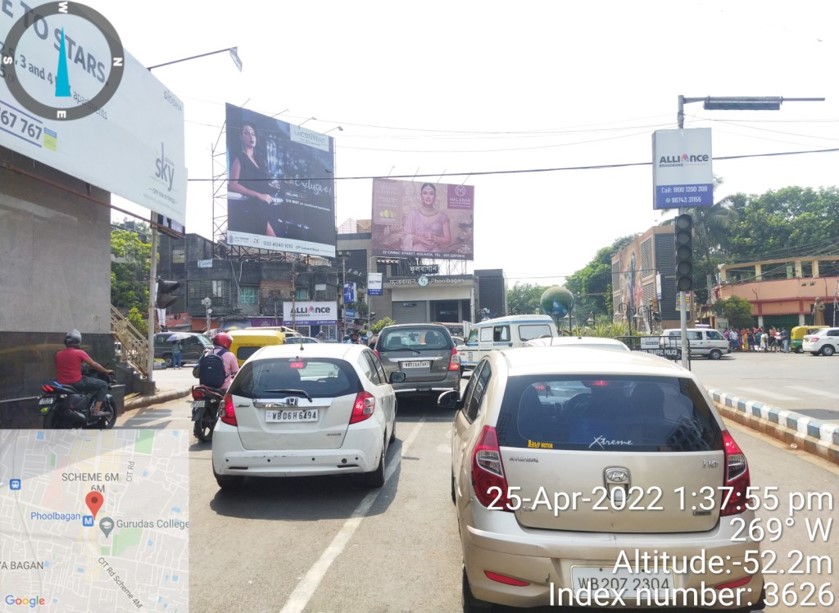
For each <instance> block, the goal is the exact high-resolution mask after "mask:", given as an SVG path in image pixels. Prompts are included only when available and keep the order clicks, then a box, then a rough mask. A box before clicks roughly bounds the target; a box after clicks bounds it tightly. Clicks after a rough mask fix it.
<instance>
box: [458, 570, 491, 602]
mask: <svg viewBox="0 0 839 613" xmlns="http://www.w3.org/2000/svg"><path fill="white" fill-rule="evenodd" d="M461 604H462V605H463V613H479V612H483V613H486V612H487V611H491V610H492V604H490V603H488V602H485V601H483V600H478V599H477V598H475V595H474V594H472V588H470V587H469V578H468V577H467V576H466V568H465V567H464V568H463V589H462V592H461Z"/></svg>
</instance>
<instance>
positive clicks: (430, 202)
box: [402, 183, 452, 253]
mask: <svg viewBox="0 0 839 613" xmlns="http://www.w3.org/2000/svg"><path fill="white" fill-rule="evenodd" d="M451 242H452V234H451V228H450V225H449V216H448V215H446V213H444V212H443V211H440V210H438V209H437V188H436V187H434V185H432V184H431V183H423V184H422V187H421V188H420V206H419V208H414V209H411V210H410V211H409V212H408V214H407V215H406V216H405V223H404V225H403V227H402V250H403V251H416V252H431V253H437V252H440V251H443V250H444V249H445V248H446V247H448V246H449V244H450V243H451Z"/></svg>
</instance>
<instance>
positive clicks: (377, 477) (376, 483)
mask: <svg viewBox="0 0 839 613" xmlns="http://www.w3.org/2000/svg"><path fill="white" fill-rule="evenodd" d="M386 455H387V445H384V444H383V445H382V455H381V456H380V457H379V465H378V466H377V467H376V470H374V471H373V472H369V473H364V485H366V486H367V487H373V488H376V487H382V486H383V485H384V484H385V456H386Z"/></svg>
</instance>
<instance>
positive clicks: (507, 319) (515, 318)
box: [472, 314, 554, 327]
mask: <svg viewBox="0 0 839 613" xmlns="http://www.w3.org/2000/svg"><path fill="white" fill-rule="evenodd" d="M522 321H528V322H531V321H545V322H548V321H549V322H551V323H554V320H553V318H552V317H551V316H550V315H535V314H530V315H504V316H503V317H496V318H494V319H485V320H483V321H479V322H478V323H475V324H472V327H475V326H481V325H484V326H485V325H492V324H504V323H511V322H522Z"/></svg>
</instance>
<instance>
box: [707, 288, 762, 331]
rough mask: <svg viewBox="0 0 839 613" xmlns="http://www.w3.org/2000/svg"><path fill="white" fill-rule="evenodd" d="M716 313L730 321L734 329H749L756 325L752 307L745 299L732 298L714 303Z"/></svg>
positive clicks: (729, 323)
mask: <svg viewBox="0 0 839 613" xmlns="http://www.w3.org/2000/svg"><path fill="white" fill-rule="evenodd" d="M714 312H715V313H716V314H717V315H722V316H723V317H725V318H726V319H728V325H729V326H730V327H732V328H747V327H750V326H753V325H754V320H753V318H752V305H751V304H750V303H749V301H748V300H746V299H745V298H740V297H739V296H731V297H730V298H726V299H724V300H718V301H717V302H716V303H714Z"/></svg>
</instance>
